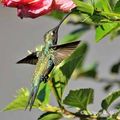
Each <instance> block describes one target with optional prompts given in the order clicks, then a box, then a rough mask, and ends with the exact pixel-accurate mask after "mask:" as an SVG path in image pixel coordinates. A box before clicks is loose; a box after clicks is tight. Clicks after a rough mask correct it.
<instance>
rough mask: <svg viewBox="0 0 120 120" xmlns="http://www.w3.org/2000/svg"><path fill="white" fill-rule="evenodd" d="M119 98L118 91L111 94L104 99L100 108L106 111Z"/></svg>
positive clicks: (119, 91) (119, 93)
mask: <svg viewBox="0 0 120 120" xmlns="http://www.w3.org/2000/svg"><path fill="white" fill-rule="evenodd" d="M119 97H120V90H118V91H115V92H112V93H111V94H110V95H108V96H107V97H106V98H105V99H103V100H102V103H101V106H102V108H103V109H105V110H107V109H108V108H109V106H110V105H111V104H112V103H113V102H114V101H115V100H116V99H118V98H119Z"/></svg>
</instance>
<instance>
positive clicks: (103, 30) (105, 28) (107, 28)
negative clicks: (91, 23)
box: [96, 23, 118, 42]
mask: <svg viewBox="0 0 120 120" xmlns="http://www.w3.org/2000/svg"><path fill="white" fill-rule="evenodd" d="M117 27H118V24H117V23H104V24H103V25H101V26H98V27H97V29H96V41H97V42H99V41H100V40H101V39H102V38H104V37H105V36H106V35H108V34H109V33H110V32H111V31H113V30H114V29H116V28H117Z"/></svg>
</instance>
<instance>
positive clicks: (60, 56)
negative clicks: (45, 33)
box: [51, 41, 80, 65]
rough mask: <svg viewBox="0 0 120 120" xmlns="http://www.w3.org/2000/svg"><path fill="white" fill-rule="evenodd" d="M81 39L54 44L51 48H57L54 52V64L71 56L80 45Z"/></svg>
mask: <svg viewBox="0 0 120 120" xmlns="http://www.w3.org/2000/svg"><path fill="white" fill-rule="evenodd" d="M79 43H80V41H75V42H71V43H66V44H61V45H53V46H52V47H51V48H52V49H54V50H55V52H54V59H55V60H54V64H55V65H58V64H59V63H60V62H62V61H63V60H64V59H65V58H67V57H68V56H70V55H71V54H72V52H73V51H74V50H75V48H76V47H77V46H78V44H79Z"/></svg>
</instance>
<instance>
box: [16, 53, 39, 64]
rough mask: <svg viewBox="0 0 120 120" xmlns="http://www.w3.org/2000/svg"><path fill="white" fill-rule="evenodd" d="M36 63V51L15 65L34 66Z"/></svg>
mask: <svg viewBox="0 0 120 120" xmlns="http://www.w3.org/2000/svg"><path fill="white" fill-rule="evenodd" d="M37 61H38V51H36V52H33V53H31V54H30V55H28V56H26V57H25V58H23V59H21V60H19V61H18V62H17V64H32V65H36V63H37Z"/></svg>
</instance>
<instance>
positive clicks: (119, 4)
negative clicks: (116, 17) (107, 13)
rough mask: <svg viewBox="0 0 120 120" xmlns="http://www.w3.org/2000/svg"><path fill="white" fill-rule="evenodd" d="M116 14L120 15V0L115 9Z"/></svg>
mask: <svg viewBox="0 0 120 120" xmlns="http://www.w3.org/2000/svg"><path fill="white" fill-rule="evenodd" d="M114 12H116V13H120V0H118V1H117V3H116V5H115V7H114Z"/></svg>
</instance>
